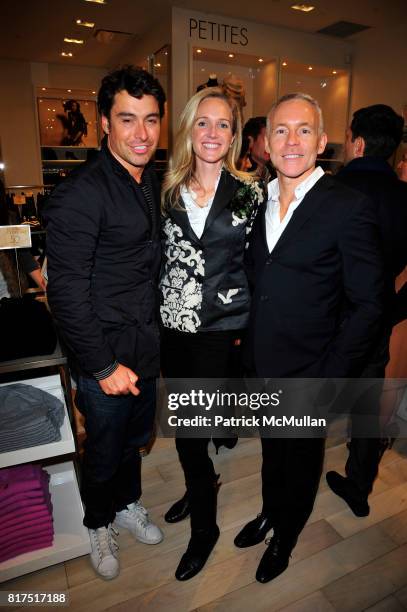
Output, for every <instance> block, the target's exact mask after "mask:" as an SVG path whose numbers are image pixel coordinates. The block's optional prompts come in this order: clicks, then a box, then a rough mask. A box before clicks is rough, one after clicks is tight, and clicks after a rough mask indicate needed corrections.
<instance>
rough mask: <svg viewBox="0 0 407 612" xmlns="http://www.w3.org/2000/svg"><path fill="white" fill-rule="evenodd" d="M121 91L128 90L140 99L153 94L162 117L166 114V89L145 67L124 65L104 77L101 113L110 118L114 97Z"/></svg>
mask: <svg viewBox="0 0 407 612" xmlns="http://www.w3.org/2000/svg"><path fill="white" fill-rule="evenodd" d="M120 91H127V93H128V94H129V95H130V96H133V97H134V98H138V99H140V98H142V97H143V96H153V97H154V98H155V99H156V100H157V102H158V108H159V112H160V117H162V116H163V115H164V103H165V93H164V90H163V88H162V87H161V84H160V83H159V81H158V80H157V79H156V78H154V77H153V75H152V74H150V73H149V72H147V71H146V70H143V68H139V67H138V66H123V67H122V68H119V69H118V70H113V71H112V72H109V74H107V75H106V76H105V77H104V78H103V79H102V84H101V86H100V89H99V93H98V109H99V113H100V114H101V115H104V116H105V117H107V118H108V119H110V111H111V110H112V106H113V101H114V97H115V95H116V94H117V93H119V92H120Z"/></svg>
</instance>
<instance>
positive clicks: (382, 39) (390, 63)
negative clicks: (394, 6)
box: [351, 6, 407, 114]
mask: <svg viewBox="0 0 407 612" xmlns="http://www.w3.org/2000/svg"><path fill="white" fill-rule="evenodd" d="M406 9H407V6H406ZM370 104H388V105H389V106H392V107H393V108H394V110H395V111H397V112H398V113H400V114H401V112H402V108H403V105H405V104H407V30H406V24H405V23H403V24H400V26H399V27H397V28H392V29H391V30H388V31H387V32H386V34H378V33H377V32H376V31H375V30H374V29H372V30H367V31H366V32H362V33H361V34H359V36H358V39H357V42H356V44H355V53H354V61H353V84H352V98H351V109H352V112H354V111H355V110H357V109H358V108H361V107H363V106H369V105H370Z"/></svg>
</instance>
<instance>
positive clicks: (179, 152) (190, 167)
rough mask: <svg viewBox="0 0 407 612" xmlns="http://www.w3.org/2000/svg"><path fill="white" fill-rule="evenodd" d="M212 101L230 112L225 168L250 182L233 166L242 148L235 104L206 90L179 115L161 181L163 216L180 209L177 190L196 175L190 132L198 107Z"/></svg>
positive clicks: (216, 89) (218, 92) (214, 89)
mask: <svg viewBox="0 0 407 612" xmlns="http://www.w3.org/2000/svg"><path fill="white" fill-rule="evenodd" d="M211 98H215V99H218V100H224V101H225V102H226V104H227V105H228V106H229V108H230V110H231V112H232V134H233V136H234V140H233V142H232V144H231V146H230V148H229V150H228V152H227V155H226V157H225V159H224V166H225V168H226V169H227V170H228V171H229V172H230V173H231V174H234V175H235V176H236V177H237V178H240V179H243V180H246V181H250V180H253V179H252V177H251V176H250V175H249V174H248V173H247V172H241V171H239V170H238V169H237V167H236V163H237V160H238V158H239V153H240V149H241V146H242V121H241V117H240V111H239V108H238V106H237V104H236V102H235V101H234V100H233V99H232V98H230V97H229V96H227V95H226V94H225V93H224V92H223V91H222V89H221V88H220V87H208V88H206V89H203V90H201V91H199V92H198V93H196V94H195V95H193V96H192V98H190V99H189V101H188V102H187V104H186V106H185V108H184V110H183V112H182V113H181V118H180V123H179V129H178V132H177V135H176V137H175V146H174V150H173V154H172V157H171V159H170V163H169V169H168V171H167V173H166V175H165V177H164V181H163V188H162V195H161V207H162V211H163V214H165V213H166V211H168V210H169V209H170V208H174V207H177V206H178V205H179V198H180V190H181V187H182V186H183V185H187V186H188V185H189V184H190V182H191V179H192V178H193V175H194V171H195V154H194V151H193V148H192V128H193V126H194V122H195V119H196V116H197V113H198V107H199V105H200V104H201V102H203V101H204V100H208V99H211Z"/></svg>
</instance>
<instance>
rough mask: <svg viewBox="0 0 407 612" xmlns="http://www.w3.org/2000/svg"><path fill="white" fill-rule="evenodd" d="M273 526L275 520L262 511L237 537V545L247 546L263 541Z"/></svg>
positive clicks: (239, 546) (240, 546)
mask: <svg viewBox="0 0 407 612" xmlns="http://www.w3.org/2000/svg"><path fill="white" fill-rule="evenodd" d="M272 526H273V521H272V519H271V518H269V517H268V516H265V515H264V514H262V513H260V514H258V515H257V518H255V519H254V520H253V521H250V523H247V525H245V526H244V527H243V529H242V530H241V531H239V533H238V534H237V536H236V537H235V546H237V547H238V548H247V547H248V546H254V545H255V544H260V542H263V540H264V538H265V537H266V535H267V532H268V531H270V529H271V528H272Z"/></svg>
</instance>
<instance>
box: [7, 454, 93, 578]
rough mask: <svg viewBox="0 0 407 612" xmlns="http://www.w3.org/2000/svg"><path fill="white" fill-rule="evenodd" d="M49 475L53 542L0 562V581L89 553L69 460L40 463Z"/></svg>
mask: <svg viewBox="0 0 407 612" xmlns="http://www.w3.org/2000/svg"><path fill="white" fill-rule="evenodd" d="M43 467H44V469H45V470H46V471H47V472H48V473H49V474H50V476H51V480H50V493H51V501H52V505H53V517H54V531H55V536H54V544H53V546H49V547H47V548H43V549H40V550H36V551H33V552H29V553H24V554H22V555H18V557H14V559H9V560H8V561H5V562H3V563H0V582H4V581H6V580H11V579H12V578H16V577H17V576H22V575H23V574H28V573H30V572H34V571H36V570H39V569H42V568H44V567H48V566H49V565H54V564H55V563H61V562H63V561H67V560H68V559H73V558H75V557H79V556H81V555H86V554H88V553H89V552H90V541H89V534H88V530H87V529H86V528H85V527H84V526H83V524H82V520H83V507H82V502H81V498H80V495H79V489H78V485H77V482H76V476H75V470H74V466H73V463H72V462H71V461H68V462H65V463H60V464H57V465H52V466H49V467H47V466H43Z"/></svg>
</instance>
